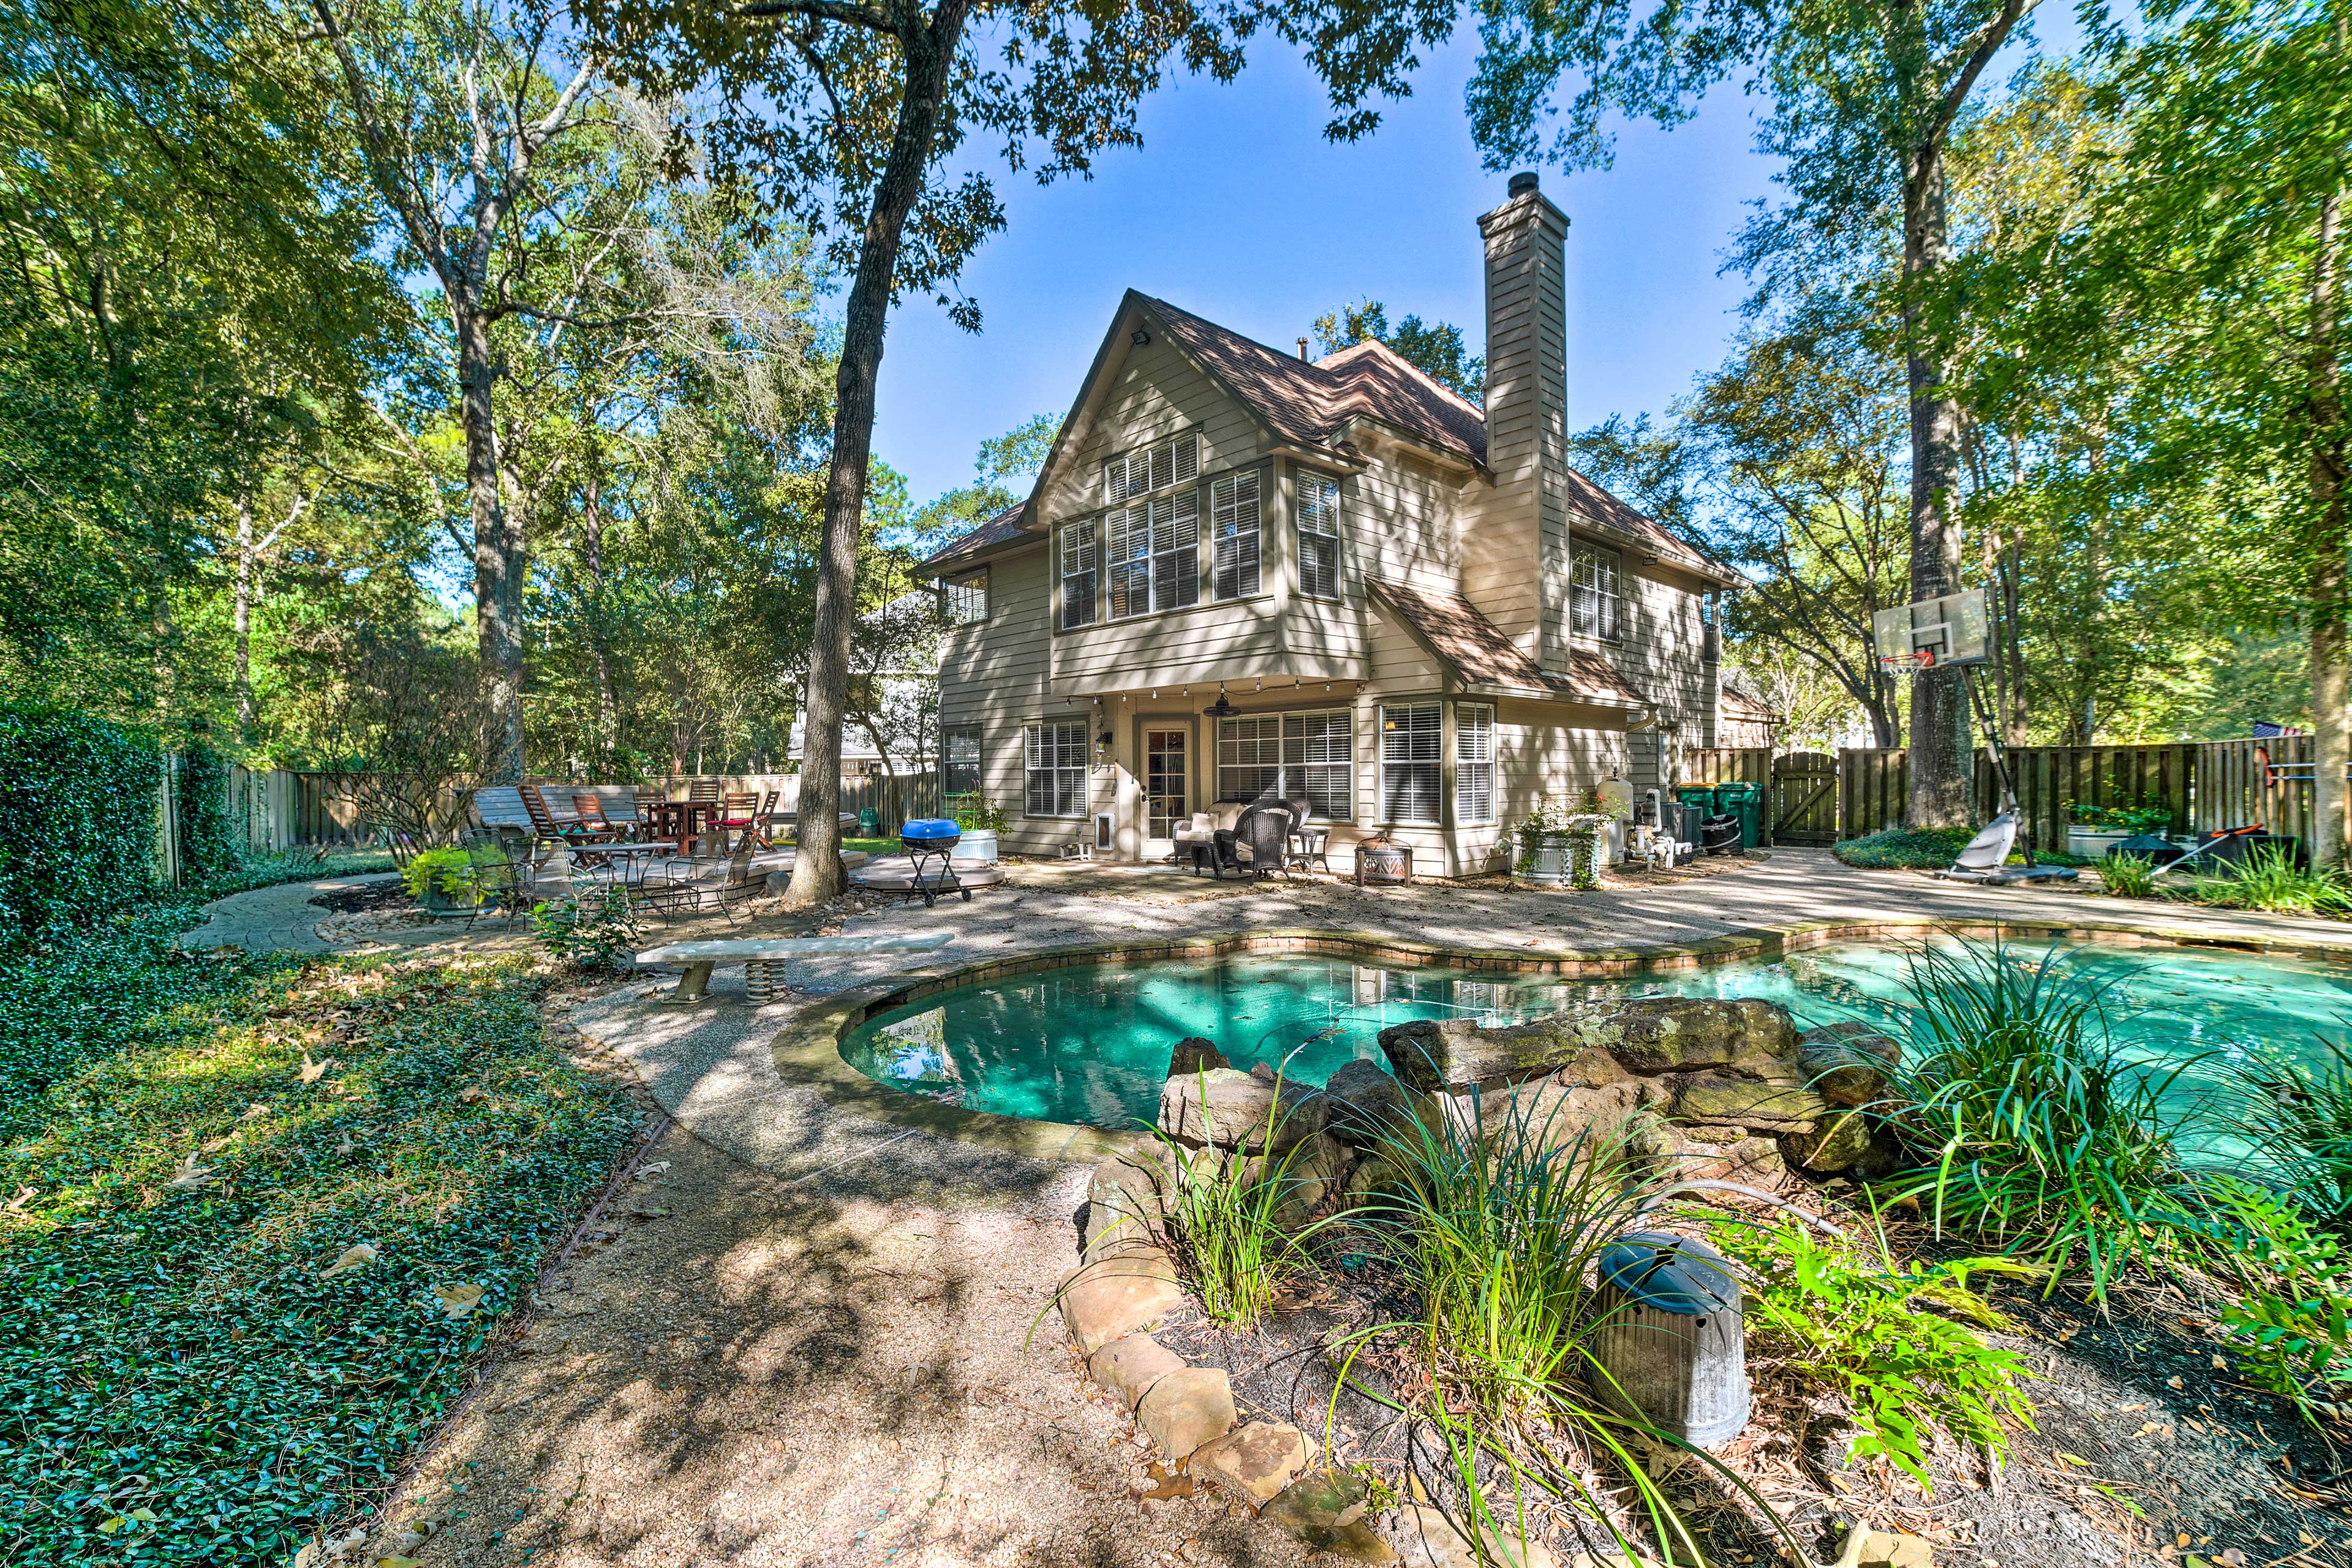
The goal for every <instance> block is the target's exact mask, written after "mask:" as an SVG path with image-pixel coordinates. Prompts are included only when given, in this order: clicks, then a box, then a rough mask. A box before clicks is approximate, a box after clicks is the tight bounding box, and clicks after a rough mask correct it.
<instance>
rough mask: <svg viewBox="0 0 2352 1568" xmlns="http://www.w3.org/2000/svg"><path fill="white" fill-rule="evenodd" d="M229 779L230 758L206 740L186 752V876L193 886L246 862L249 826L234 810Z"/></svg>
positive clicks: (182, 818) (182, 811)
mask: <svg viewBox="0 0 2352 1568" xmlns="http://www.w3.org/2000/svg"><path fill="white" fill-rule="evenodd" d="M228 776H229V761H228V759H227V758H226V757H225V756H223V755H221V754H220V752H216V751H215V750H214V749H213V748H212V747H211V746H209V745H207V744H205V742H202V741H191V742H189V743H188V748H187V750H186V751H185V752H183V753H181V757H180V790H179V799H178V802H177V805H178V808H179V809H178V818H179V820H178V823H177V827H178V830H179V837H180V875H181V878H182V879H183V880H184V881H185V882H187V883H188V884H189V885H190V886H192V887H193V886H196V885H198V884H201V883H205V882H211V881H216V880H218V879H221V878H223V877H226V876H228V875H230V874H232V873H234V872H235V871H236V869H237V868H238V867H240V866H242V865H244V864H245V825H244V824H243V823H242V822H240V821H239V820H238V819H237V818H236V816H234V815H233V814H232V813H231V812H230V810H229V804H228Z"/></svg>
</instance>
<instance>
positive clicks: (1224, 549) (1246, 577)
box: [1209, 468, 1259, 599]
mask: <svg viewBox="0 0 2352 1568" xmlns="http://www.w3.org/2000/svg"><path fill="white" fill-rule="evenodd" d="M1209 499H1210V509H1211V512H1212V516H1213V524H1212V525H1213V529H1214V531H1215V557H1216V576H1217V583H1216V594H1217V597H1218V598H1220V599H1244V598H1247V597H1249V596H1250V595H1253V594H1255V593H1256V592H1257V591H1258V566H1259V551H1258V500H1257V470H1256V469H1255V468H1252V469H1250V470H1248V471H1247V472H1245V473H1239V474H1228V475H1227V476H1225V477H1224V478H1223V479H1219V480H1218V481H1217V482H1216V483H1215V484H1214V485H1213V486H1212V487H1211V488H1210V498H1209Z"/></svg>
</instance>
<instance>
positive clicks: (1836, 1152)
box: [1780, 1110, 1870, 1175]
mask: <svg viewBox="0 0 2352 1568" xmlns="http://www.w3.org/2000/svg"><path fill="white" fill-rule="evenodd" d="M1869 1149H1870V1124H1869V1123H1868V1122H1867V1121H1864V1119H1863V1114H1862V1112H1861V1111H1859V1110H1832V1111H1830V1112H1829V1113H1828V1114H1827V1115H1825V1116H1823V1117H1822V1119H1821V1121H1818V1122H1816V1123H1815V1124H1814V1126H1813V1130H1812V1131H1810V1132H1784V1133H1782V1134H1781V1135H1780V1152H1781V1153H1783V1154H1785V1155H1787V1156H1788V1158H1789V1162H1790V1163H1791V1164H1795V1165H1801V1166H1803V1167H1804V1168H1805V1169H1806V1170H1808V1171H1814V1172H1818V1173H1822V1174H1823V1175H1828V1174H1830V1173H1833V1172H1837V1171H1845V1170H1851V1169H1852V1168H1853V1164H1854V1162H1855V1161H1857V1160H1859V1159H1861V1158H1862V1157H1863V1155H1864V1153H1866V1152H1868V1151H1869Z"/></svg>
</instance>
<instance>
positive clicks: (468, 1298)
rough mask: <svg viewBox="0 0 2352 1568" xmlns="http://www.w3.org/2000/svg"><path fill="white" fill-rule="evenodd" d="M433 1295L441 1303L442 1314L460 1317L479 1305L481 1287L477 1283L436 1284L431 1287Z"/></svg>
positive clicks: (480, 1301)
mask: <svg viewBox="0 0 2352 1568" xmlns="http://www.w3.org/2000/svg"><path fill="white" fill-rule="evenodd" d="M433 1296H434V1299H435V1300H437V1301H439V1302H440V1303H441V1311H442V1313H443V1315H444V1316H446V1317H451V1318H462V1317H464V1316H465V1315H466V1314H467V1313H468V1312H470V1311H472V1310H474V1309H475V1308H476V1307H478V1306H480V1305H481V1303H482V1288H481V1287H480V1286H479V1285H436V1286H435V1287H434V1288H433Z"/></svg>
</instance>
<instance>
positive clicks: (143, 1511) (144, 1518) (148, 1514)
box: [131, 1508, 2308, 1539]
mask: <svg viewBox="0 0 2352 1568" xmlns="http://www.w3.org/2000/svg"><path fill="white" fill-rule="evenodd" d="M131 1518H133V1519H135V1520H137V1521H139V1522H140V1523H142V1524H152V1523H154V1522H155V1510H153V1509H152V1508H134V1509H132V1510H131ZM2306 1539H2308V1538H2307V1537H2306Z"/></svg>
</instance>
